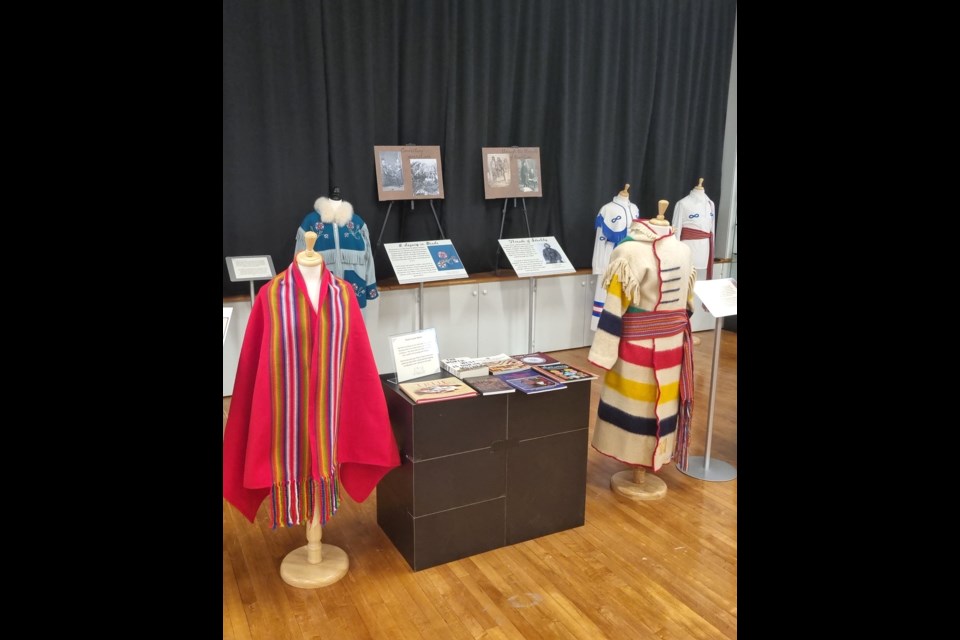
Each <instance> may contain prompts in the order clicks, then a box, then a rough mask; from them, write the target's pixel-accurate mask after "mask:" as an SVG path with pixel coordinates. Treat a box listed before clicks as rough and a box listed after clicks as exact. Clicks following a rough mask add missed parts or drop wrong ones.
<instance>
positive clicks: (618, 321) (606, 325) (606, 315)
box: [597, 309, 623, 336]
mask: <svg viewBox="0 0 960 640" xmlns="http://www.w3.org/2000/svg"><path fill="white" fill-rule="evenodd" d="M597 329H599V330H600V331H606V332H607V333H609V334H612V335H615V336H619V335H620V334H621V333H623V319H622V318H621V317H620V316H615V315H613V314H612V313H610V312H609V311H607V310H606V309H604V310H603V313H602V314H600V322H599V324H597Z"/></svg>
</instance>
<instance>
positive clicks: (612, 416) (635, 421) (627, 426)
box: [597, 400, 677, 438]
mask: <svg viewBox="0 0 960 640" xmlns="http://www.w3.org/2000/svg"><path fill="white" fill-rule="evenodd" d="M597 417H598V418H600V419H601V420H605V421H606V422H609V423H610V424H612V425H614V426H617V427H620V428H621V429H623V430H624V431H629V432H630V433H635V434H637V435H638V436H656V435H657V420H656V418H640V417H637V416H632V415H630V414H628V413H625V412H623V411H621V410H620V409H617V408H616V407H612V406H610V405H609V404H607V403H606V402H604V401H603V400H601V401H600V405H599V406H598V407H597ZM676 430H677V416H676V414H674V415H672V416H670V417H669V418H661V419H660V437H661V438H662V437H663V436H666V435H669V434H671V433H673V432H674V431H676Z"/></svg>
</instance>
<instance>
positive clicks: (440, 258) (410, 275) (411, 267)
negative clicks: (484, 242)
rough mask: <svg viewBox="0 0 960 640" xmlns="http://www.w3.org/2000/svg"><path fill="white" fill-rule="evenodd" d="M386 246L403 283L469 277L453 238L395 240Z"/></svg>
mask: <svg viewBox="0 0 960 640" xmlns="http://www.w3.org/2000/svg"><path fill="white" fill-rule="evenodd" d="M383 246H384V247H386V249H387V256H388V257H389V258H390V266H392V267H393V272H394V273H395V274H396V275H397V282H399V283H400V284H411V283H417V282H433V281H435V280H456V279H457V278H467V277H469V274H468V273H467V270H466V269H464V268H463V262H462V261H461V260H460V254H458V253H457V250H456V248H455V247H454V246H453V242H451V241H450V240H424V241H421V242H392V243H388V244H385V245H383Z"/></svg>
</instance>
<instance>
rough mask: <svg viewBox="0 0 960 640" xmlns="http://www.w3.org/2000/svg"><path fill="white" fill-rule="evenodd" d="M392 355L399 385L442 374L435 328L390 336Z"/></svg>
mask: <svg viewBox="0 0 960 640" xmlns="http://www.w3.org/2000/svg"><path fill="white" fill-rule="evenodd" d="M390 353H391V354H392V355H393V365H394V368H395V371H396V372H397V382H398V383H399V382H406V381H407V380H413V379H414V378H420V377H423V376H428V375H430V374H431V373H439V372H440V348H439V347H438V346H437V330H436V329H434V328H433V327H431V328H429V329H421V330H420V331H414V332H412V333H401V334H399V335H395V336H390Z"/></svg>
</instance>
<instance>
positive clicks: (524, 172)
mask: <svg viewBox="0 0 960 640" xmlns="http://www.w3.org/2000/svg"><path fill="white" fill-rule="evenodd" d="M517 165H518V167H517V173H518V174H519V175H520V181H519V186H520V191H522V192H524V193H530V192H532V191H539V190H540V179H539V178H538V177H537V163H536V162H535V161H534V159H533V158H522V159H520V160H518V161H517Z"/></svg>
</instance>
